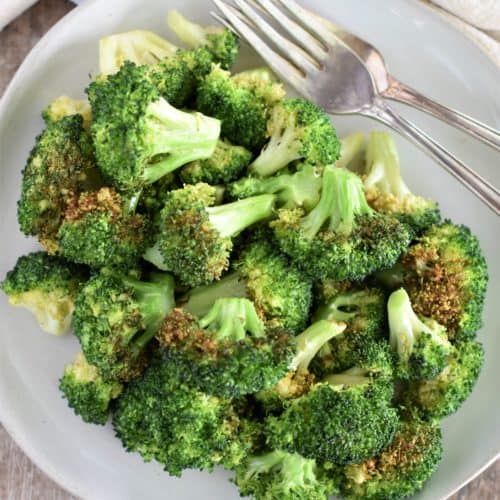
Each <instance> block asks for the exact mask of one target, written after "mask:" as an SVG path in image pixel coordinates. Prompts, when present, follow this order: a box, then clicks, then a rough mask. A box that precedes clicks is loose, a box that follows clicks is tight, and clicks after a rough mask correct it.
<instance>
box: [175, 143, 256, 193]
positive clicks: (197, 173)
mask: <svg viewBox="0 0 500 500" xmlns="http://www.w3.org/2000/svg"><path fill="white" fill-rule="evenodd" d="M251 159H252V153H250V151H248V150H247V149H245V148H244V147H243V146H234V145H233V144H231V143H230V142H228V141H225V140H220V141H218V142H217V146H216V148H215V151H214V153H213V154H212V156H210V158H206V159H205V160H196V161H193V162H191V163H188V164H187V165H184V167H182V169H181V170H180V171H179V175H180V178H181V180H182V181H183V182H185V183H186V184H196V183H197V182H206V183H207V184H226V183H228V182H231V181H234V180H235V179H238V178H239V177H241V175H242V173H243V171H244V170H245V169H246V167H247V166H248V164H249V163H250V161H251ZM256 194H259V193H256Z"/></svg>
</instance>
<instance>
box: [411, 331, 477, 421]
mask: <svg viewBox="0 0 500 500" xmlns="http://www.w3.org/2000/svg"><path fill="white" fill-rule="evenodd" d="M483 361H484V350H483V346H482V345H481V344H480V343H479V342H476V341H474V340H469V341H463V342H457V343H455V345H454V346H453V349H452V352H451V354H450V356H449V358H448V364H447V365H446V367H445V368H444V369H443V371H442V372H441V373H439V375H438V376H437V377H435V378H433V379H430V380H415V381H413V382H412V383H410V387H409V389H408V394H407V401H406V402H407V404H411V405H412V406H416V407H417V408H419V409H420V411H421V413H422V415H423V416H424V417H425V418H427V419H431V420H441V419H443V418H444V417H447V416H448V415H452V414H453V413H455V412H456V411H457V410H458V408H460V406H461V405H462V404H463V402H464V401H465V400H466V399H467V398H468V397H469V396H470V393H471V392H472V389H473V388H474V385H475V383H476V381H477V379H478V377H479V374H480V373H481V368H482V366H483Z"/></svg>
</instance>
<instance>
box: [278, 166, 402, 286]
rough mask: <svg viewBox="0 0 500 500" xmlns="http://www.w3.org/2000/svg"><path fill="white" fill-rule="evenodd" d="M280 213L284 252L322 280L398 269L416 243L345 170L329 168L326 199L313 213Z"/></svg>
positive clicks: (324, 186)
mask: <svg viewBox="0 0 500 500" xmlns="http://www.w3.org/2000/svg"><path fill="white" fill-rule="evenodd" d="M278 214H279V218H278V220H276V221H273V222H271V227H273V228H274V232H275V235H276V238H277V239H278V241H279V244H280V246H281V249H282V250H283V251H284V252H285V253H286V254H288V255H290V257H291V258H292V259H293V260H294V261H295V262H296V263H297V264H298V265H300V266H301V267H303V268H304V269H305V270H307V272H308V273H309V274H310V275H311V276H313V277H314V278H316V279H320V280H323V279H326V278H332V279H336V280H344V279H354V280H361V279H363V278H364V277H365V276H367V275H369V274H371V273H373V272H374V271H376V270H378V269H383V268H386V267H389V266H391V265H393V264H394V263H395V262H396V260H397V258H398V257H399V255H400V254H401V253H402V252H403V251H404V250H405V249H406V248H407V247H408V244H409V243H410V234H409V231H408V229H407V228H406V226H405V225H403V224H401V223H400V222H398V221H397V220H396V219H395V218H393V217H391V216H388V215H383V214H377V213H376V212H374V211H373V210H372V209H371V208H370V207H369V205H368V203H367V202H366V199H365V196H364V193H363V186H362V183H361V180H360V179H359V178H358V177H357V176H356V175H355V174H353V173H352V172H349V171H348V170H346V169H344V168H337V167H334V166H328V167H325V168H324V170H323V178H322V188H321V197H320V200H319V202H318V204H317V205H316V206H315V207H314V208H313V209H312V210H311V211H310V212H309V213H308V214H307V215H304V211H303V210H302V209H300V208H296V209H281V210H280V211H279V213H278Z"/></svg>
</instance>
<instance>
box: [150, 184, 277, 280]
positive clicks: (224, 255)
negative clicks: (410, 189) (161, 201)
mask: <svg viewBox="0 0 500 500" xmlns="http://www.w3.org/2000/svg"><path fill="white" fill-rule="evenodd" d="M215 197H216V189H215V188H213V187H211V186H209V185H207V184H203V183H199V184H194V185H187V186H185V187H184V188H183V189H178V190H174V191H171V192H170V194H169V196H168V199H167V201H166V203H165V206H164V208H163V210H162V211H161V213H160V222H159V234H158V235H157V240H156V244H155V249H154V250H153V252H152V253H153V254H155V253H158V254H159V255H160V259H159V260H160V261H161V264H160V265H162V266H163V267H162V268H163V269H166V270H169V271H171V272H172V273H174V274H176V275H177V276H178V277H179V279H180V280H181V282H182V283H183V284H185V285H187V286H191V287H194V286H198V285H202V284H206V283H209V282H210V281H213V280H214V279H219V278H220V276H221V275H222V273H223V271H225V270H226V269H227V268H228V266H229V255H230V252H231V249H232V246H233V244H232V237H233V236H234V235H236V234H238V233H239V232H240V231H242V230H243V229H245V228H246V227H249V226H250V225H252V224H254V223H256V222H259V221H260V220H263V219H266V218H268V217H269V216H270V215H271V214H272V210H273V205H274V196H272V195H261V196H254V197H252V198H247V199H245V200H240V201H237V202H234V203H228V204H226V205H220V206H216V207H213V206H209V205H213V203H214V202H215ZM146 258H147V259H148V260H153V262H154V258H153V259H151V258H148V255H147V254H146ZM154 263H155V262H154Z"/></svg>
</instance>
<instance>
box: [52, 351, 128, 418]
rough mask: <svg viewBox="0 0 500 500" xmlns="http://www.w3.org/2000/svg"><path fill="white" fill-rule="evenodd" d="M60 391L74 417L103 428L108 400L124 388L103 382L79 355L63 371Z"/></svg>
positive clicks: (97, 372)
mask: <svg viewBox="0 0 500 500" xmlns="http://www.w3.org/2000/svg"><path fill="white" fill-rule="evenodd" d="M59 389H60V390H61V392H62V393H63V396H64V397H65V398H66V399H67V400H68V405H69V407H70V408H72V409H73V411H74V412H75V413H76V415H79V416H80V417H82V419H83V420H84V421H85V422H88V423H91V424H101V425H104V424H105V423H106V422H107V420H108V415H109V405H110V403H111V400H113V399H116V398H117V397H118V396H119V395H120V393H121V392H122V389H123V385H122V384H121V383H120V382H116V381H112V380H110V381H107V380H104V379H103V378H102V377H101V375H100V373H99V370H98V369H97V368H96V367H95V366H93V365H91V364H89V363H88V361H87V360H86V359H85V356H84V355H83V353H82V352H80V353H78V354H77V355H76V357H75V360H74V362H73V364H71V365H66V367H65V368H64V375H63V376H62V377H61V379H60V380H59Z"/></svg>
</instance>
